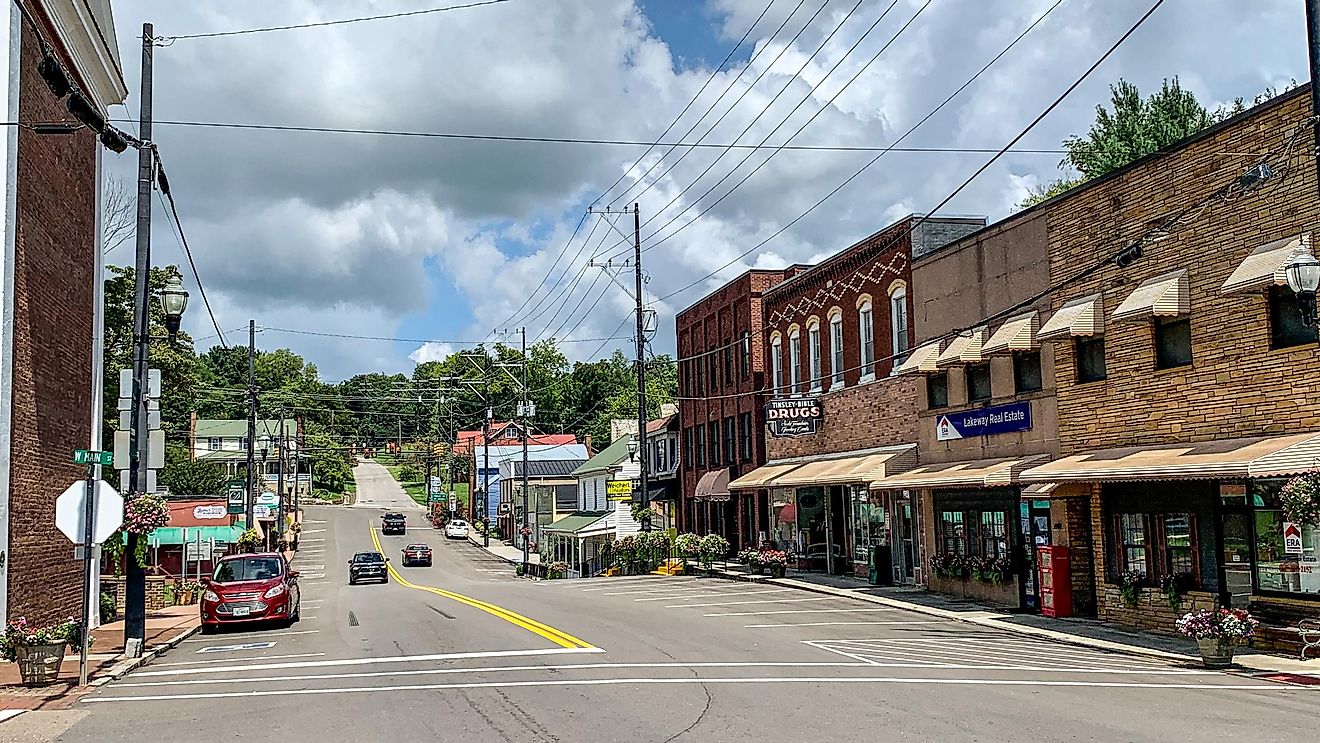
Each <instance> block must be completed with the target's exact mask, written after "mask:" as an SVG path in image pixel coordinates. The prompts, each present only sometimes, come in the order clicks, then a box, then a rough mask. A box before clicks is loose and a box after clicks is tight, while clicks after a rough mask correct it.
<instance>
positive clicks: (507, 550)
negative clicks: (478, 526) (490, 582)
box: [468, 533, 541, 565]
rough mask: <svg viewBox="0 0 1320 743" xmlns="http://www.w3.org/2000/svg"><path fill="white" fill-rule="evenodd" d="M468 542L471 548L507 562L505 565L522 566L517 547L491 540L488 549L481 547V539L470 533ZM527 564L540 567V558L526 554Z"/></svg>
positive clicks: (533, 553) (533, 554)
mask: <svg viewBox="0 0 1320 743" xmlns="http://www.w3.org/2000/svg"><path fill="white" fill-rule="evenodd" d="M468 542H469V543H471V544H472V546H474V547H480V548H481V549H483V550H485V551H486V552H488V553H490V554H492V555H494V556H495V557H498V558H500V559H501V560H503V561H505V562H507V563H510V564H512V565H521V564H522V550H521V549H519V548H517V547H514V546H513V545H511V544H507V543H505V542H501V541H499V540H496V539H492V540H490V546H489V547H486V546H484V545H482V543H481V542H482V540H481V537H480V536H478V535H474V534H470V533H469V534H468ZM527 562H528V563H530V564H532V565H540V564H541V556H540V555H539V554H537V553H535V552H528V553H527Z"/></svg>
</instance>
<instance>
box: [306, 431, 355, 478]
mask: <svg viewBox="0 0 1320 743" xmlns="http://www.w3.org/2000/svg"><path fill="white" fill-rule="evenodd" d="M303 439H304V441H305V445H306V449H305V451H304V455H303V456H304V457H305V458H306V459H307V460H308V466H309V467H310V468H311V473H312V486H313V487H316V488H324V489H326V490H329V491H331V492H334V493H342V492H344V488H345V487H346V486H347V485H348V483H350V482H352V481H353V466H352V465H351V464H350V462H349V457H348V454H347V452H346V451H345V449H344V448H343V447H342V445H341V444H340V441H339V439H338V438H336V437H335V436H332V435H330V434H329V433H328V432H326V431H323V430H318V429H317V428H316V427H315V426H311V427H309V428H308V429H305V435H304V437H303Z"/></svg>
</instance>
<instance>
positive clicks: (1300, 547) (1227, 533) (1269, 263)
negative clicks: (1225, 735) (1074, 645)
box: [1022, 88, 1320, 631]
mask: <svg viewBox="0 0 1320 743" xmlns="http://www.w3.org/2000/svg"><path fill="white" fill-rule="evenodd" d="M1310 114H1311V107H1310V101H1309V99H1308V98H1307V96H1306V90H1305V89H1302V88H1299V89H1297V90H1294V91H1292V92H1290V93H1287V94H1285V95H1283V96H1280V97H1277V98H1275V99H1273V100H1271V101H1268V102H1266V103H1264V104H1262V105H1259V106H1257V107H1255V108H1253V109H1251V110H1249V111H1247V112H1245V113H1243V114H1241V115H1239V116H1236V117H1234V118H1232V119H1230V120H1227V121H1225V122H1222V123H1220V124H1218V125H1216V126H1214V127H1211V128H1210V129H1207V130H1205V131H1203V132H1201V133H1200V134H1198V135H1196V136H1194V137H1192V138H1190V139H1188V140H1186V141H1184V142H1182V143H1180V144H1179V145H1178V146H1176V147H1172V148H1170V149H1171V152H1170V153H1169V154H1165V155H1157V156H1150V157H1147V158H1144V159H1142V160H1140V161H1138V162H1136V163H1133V164H1132V165H1129V166H1128V167H1126V168H1123V169H1121V170H1119V171H1117V172H1114V173H1111V174H1109V175H1107V176H1105V177H1104V178H1101V179H1097V180H1096V181H1093V182H1092V183H1090V184H1088V185H1087V186H1084V187H1083V188H1080V189H1077V190H1076V191H1074V192H1069V194H1067V195H1065V196H1063V197H1059V198H1058V199H1056V200H1054V201H1053V202H1046V204H1044V205H1042V207H1043V209H1044V210H1045V211H1047V213H1048V220H1049V232H1050V273H1051V274H1052V275H1053V276H1066V275H1070V274H1073V273H1075V272H1077V271H1079V270H1081V269H1083V268H1087V267H1090V266H1093V265H1095V264H1097V263H1098V262H1099V261H1101V260H1103V259H1105V258H1107V257H1110V256H1112V255H1113V254H1115V252H1116V251H1118V250H1120V249H1122V248H1124V247H1125V246H1126V245H1128V244H1131V243H1132V242H1133V241H1134V240H1135V239H1136V238H1137V237H1138V236H1140V235H1143V234H1147V235H1150V237H1149V238H1148V239H1146V240H1145V241H1144V245H1143V249H1142V250H1141V251H1140V253H1139V254H1138V255H1136V256H1133V255H1132V254H1131V251H1130V252H1129V254H1128V257H1130V258H1133V260H1131V261H1130V265H1126V267H1119V266H1118V265H1114V264H1110V265H1108V266H1107V267H1106V268H1104V269H1102V270H1099V271H1097V272H1095V273H1093V274H1091V275H1089V276H1087V277H1086V278H1084V279H1082V280H1080V281H1078V282H1076V283H1074V284H1073V285H1071V286H1069V287H1067V288H1066V290H1064V291H1061V292H1058V293H1056V294H1055V296H1054V297H1053V298H1052V302H1051V305H1052V310H1053V312H1054V314H1053V316H1052V319H1051V320H1049V321H1047V322H1046V325H1045V326H1043V327H1042V331H1041V334H1040V335H1041V336H1042V337H1044V336H1046V335H1047V333H1046V331H1047V330H1050V329H1051V328H1053V329H1055V330H1057V331H1059V333H1058V334H1057V335H1051V336H1050V339H1051V340H1050V342H1051V343H1052V345H1053V348H1054V361H1055V367H1056V369H1057V374H1056V377H1057V399H1058V407H1059V450H1060V454H1061V455H1062V458H1061V459H1058V460H1056V461H1054V462H1051V463H1049V464H1046V465H1043V466H1040V467H1036V468H1033V469H1031V470H1028V471H1027V472H1025V473H1023V475H1022V479H1023V481H1024V482H1037V483H1049V484H1053V485H1057V487H1056V489H1055V493H1056V494H1058V496H1066V497H1071V498H1076V499H1078V501H1079V502H1080V503H1082V504H1084V505H1085V507H1086V508H1087V511H1088V513H1089V515H1090V520H1089V523H1088V524H1085V525H1084V529H1083V530H1085V528H1089V532H1090V534H1092V535H1093V536H1094V545H1095V546H1094V549H1093V551H1092V553H1093V571H1094V579H1095V583H1096V586H1097V596H1096V604H1097V610H1098V612H1099V613H1100V615H1101V616H1104V617H1108V618H1112V619H1117V620H1120V621H1125V622H1128V623H1131V624H1139V625H1142V626H1149V627H1153V628H1157V629H1163V630H1166V631H1167V630H1170V629H1171V621H1172V619H1173V614H1174V612H1173V610H1172V608H1171V607H1170V606H1169V604H1170V603H1171V602H1169V601H1168V600H1166V598H1165V595H1164V592H1163V590H1162V589H1163V588H1165V587H1171V588H1172V589H1173V590H1175V591H1180V592H1183V593H1184V594H1185V595H1186V596H1188V597H1189V603H1199V604H1206V603H1216V602H1217V603H1219V604H1221V605H1232V606H1235V607H1244V606H1250V607H1252V609H1253V611H1256V612H1257V613H1258V614H1260V615H1262V616H1263V617H1264V618H1266V619H1267V620H1270V619H1271V618H1273V619H1278V620H1279V621H1291V619H1295V616H1296V615H1297V614H1299V613H1301V614H1311V615H1317V614H1320V529H1317V528H1316V527H1315V526H1313V525H1301V534H1300V540H1298V541H1297V542H1296V543H1294V544H1288V543H1287V542H1286V540H1285V539H1284V533H1283V531H1284V516H1283V513H1282V510H1281V508H1280V505H1279V489H1280V487H1281V486H1282V484H1283V483H1285V482H1287V480H1288V478H1290V477H1292V476H1294V475H1296V474H1299V473H1303V472H1307V471H1312V470H1314V469H1315V468H1316V466H1317V462H1320V437H1318V436H1317V435H1316V432H1317V431H1318V430H1320V404H1317V403H1316V400H1317V398H1318V397H1320V364H1317V358H1316V351H1317V345H1316V330H1315V327H1314V326H1308V325H1306V324H1304V322H1303V318H1302V315H1301V313H1300V312H1299V309H1298V302H1297V297H1296V296H1295V295H1293V293H1292V292H1291V291H1290V290H1289V289H1288V287H1287V286H1286V282H1285V281H1284V279H1283V272H1282V266H1283V265H1284V264H1285V263H1287V261H1288V260H1289V259H1290V257H1291V256H1292V255H1293V251H1294V250H1296V249H1297V248H1298V247H1299V246H1301V247H1303V248H1304V249H1305V248H1309V245H1310V243H1311V232H1310V230H1312V229H1313V228H1314V226H1315V225H1316V224H1317V220H1320V200H1318V199H1317V197H1316V188H1317V184H1316V178H1315V175H1316V174H1315V169H1314V166H1313V164H1312V161H1311V160H1312V158H1311V157H1310V156H1309V153H1310V152H1312V151H1313V144H1314V143H1313V142H1312V141H1311V129H1310V127H1309V126H1306V125H1305V124H1306V119H1307V117H1308V116H1309V115H1310ZM1250 153H1273V154H1270V155H1268V156H1267V157H1266V162H1267V163H1268V169H1267V170H1268V174H1267V178H1266V180H1265V181H1264V182H1263V183H1260V182H1259V181H1258V178H1259V177H1260V175H1261V173H1263V172H1265V171H1260V170H1255V171H1252V170H1251V169H1252V168H1253V167H1254V166H1256V165H1257V163H1258V161H1259V159H1260V155H1259V154H1250ZM1244 173H1247V174H1248V175H1246V176H1244ZM1230 184H1233V185H1232V188H1231V190H1229V191H1227V192H1221V193H1220V194H1219V195H1218V196H1217V197H1214V198H1210V199H1208V200H1207V201H1206V203H1207V206H1206V207H1205V209H1204V210H1201V209H1200V208H1197V209H1195V210H1193V212H1192V216H1189V217H1188V218H1186V219H1184V220H1182V221H1180V222H1179V223H1178V224H1176V225H1172V226H1168V227H1167V228H1166V229H1164V230H1163V231H1161V232H1158V233H1155V234H1153V235H1151V233H1149V232H1148V230H1150V229H1151V227H1152V225H1156V224H1159V223H1160V222H1161V220H1166V219H1168V217H1169V215H1171V214H1175V213H1177V212H1178V211H1179V210H1181V209H1184V208H1186V207H1189V206H1192V205H1194V204H1197V203H1198V202H1199V201H1200V200H1202V199H1203V198H1205V197H1207V196H1208V195H1210V194H1213V192H1215V191H1216V190H1217V189H1220V188H1223V187H1224V186H1226V185H1230ZM1079 567H1083V568H1085V566H1079ZM1125 581H1126V582H1127V583H1129V584H1130V585H1131V584H1135V585H1131V587H1130V588H1129V590H1128V592H1127V593H1128V596H1127V597H1126V598H1125V597H1124V595H1123V594H1124V591H1123V590H1122V588H1123V586H1122V584H1123V583H1124V582H1125ZM1157 609H1158V611H1157ZM1290 618H1291V619H1290Z"/></svg>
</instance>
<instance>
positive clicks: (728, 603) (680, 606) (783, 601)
mask: <svg viewBox="0 0 1320 743" xmlns="http://www.w3.org/2000/svg"><path fill="white" fill-rule="evenodd" d="M835 599H836V597H835V596H825V597H822V598H810V599H758V600H756V601H715V602H713V603H709V604H671V605H669V606H666V607H665V608H666V609H683V608H697V607H702V606H746V605H747V604H793V603H805V602H807V601H834V600H835Z"/></svg>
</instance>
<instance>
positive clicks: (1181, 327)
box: [1154, 316, 1192, 369]
mask: <svg viewBox="0 0 1320 743" xmlns="http://www.w3.org/2000/svg"><path fill="white" fill-rule="evenodd" d="M1154 326H1155V368H1156V369H1172V368H1173V367H1175V366H1187V365H1188V364H1190V363H1192V319H1191V318H1190V317H1187V316H1182V317H1156V318H1155V323H1154Z"/></svg>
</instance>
